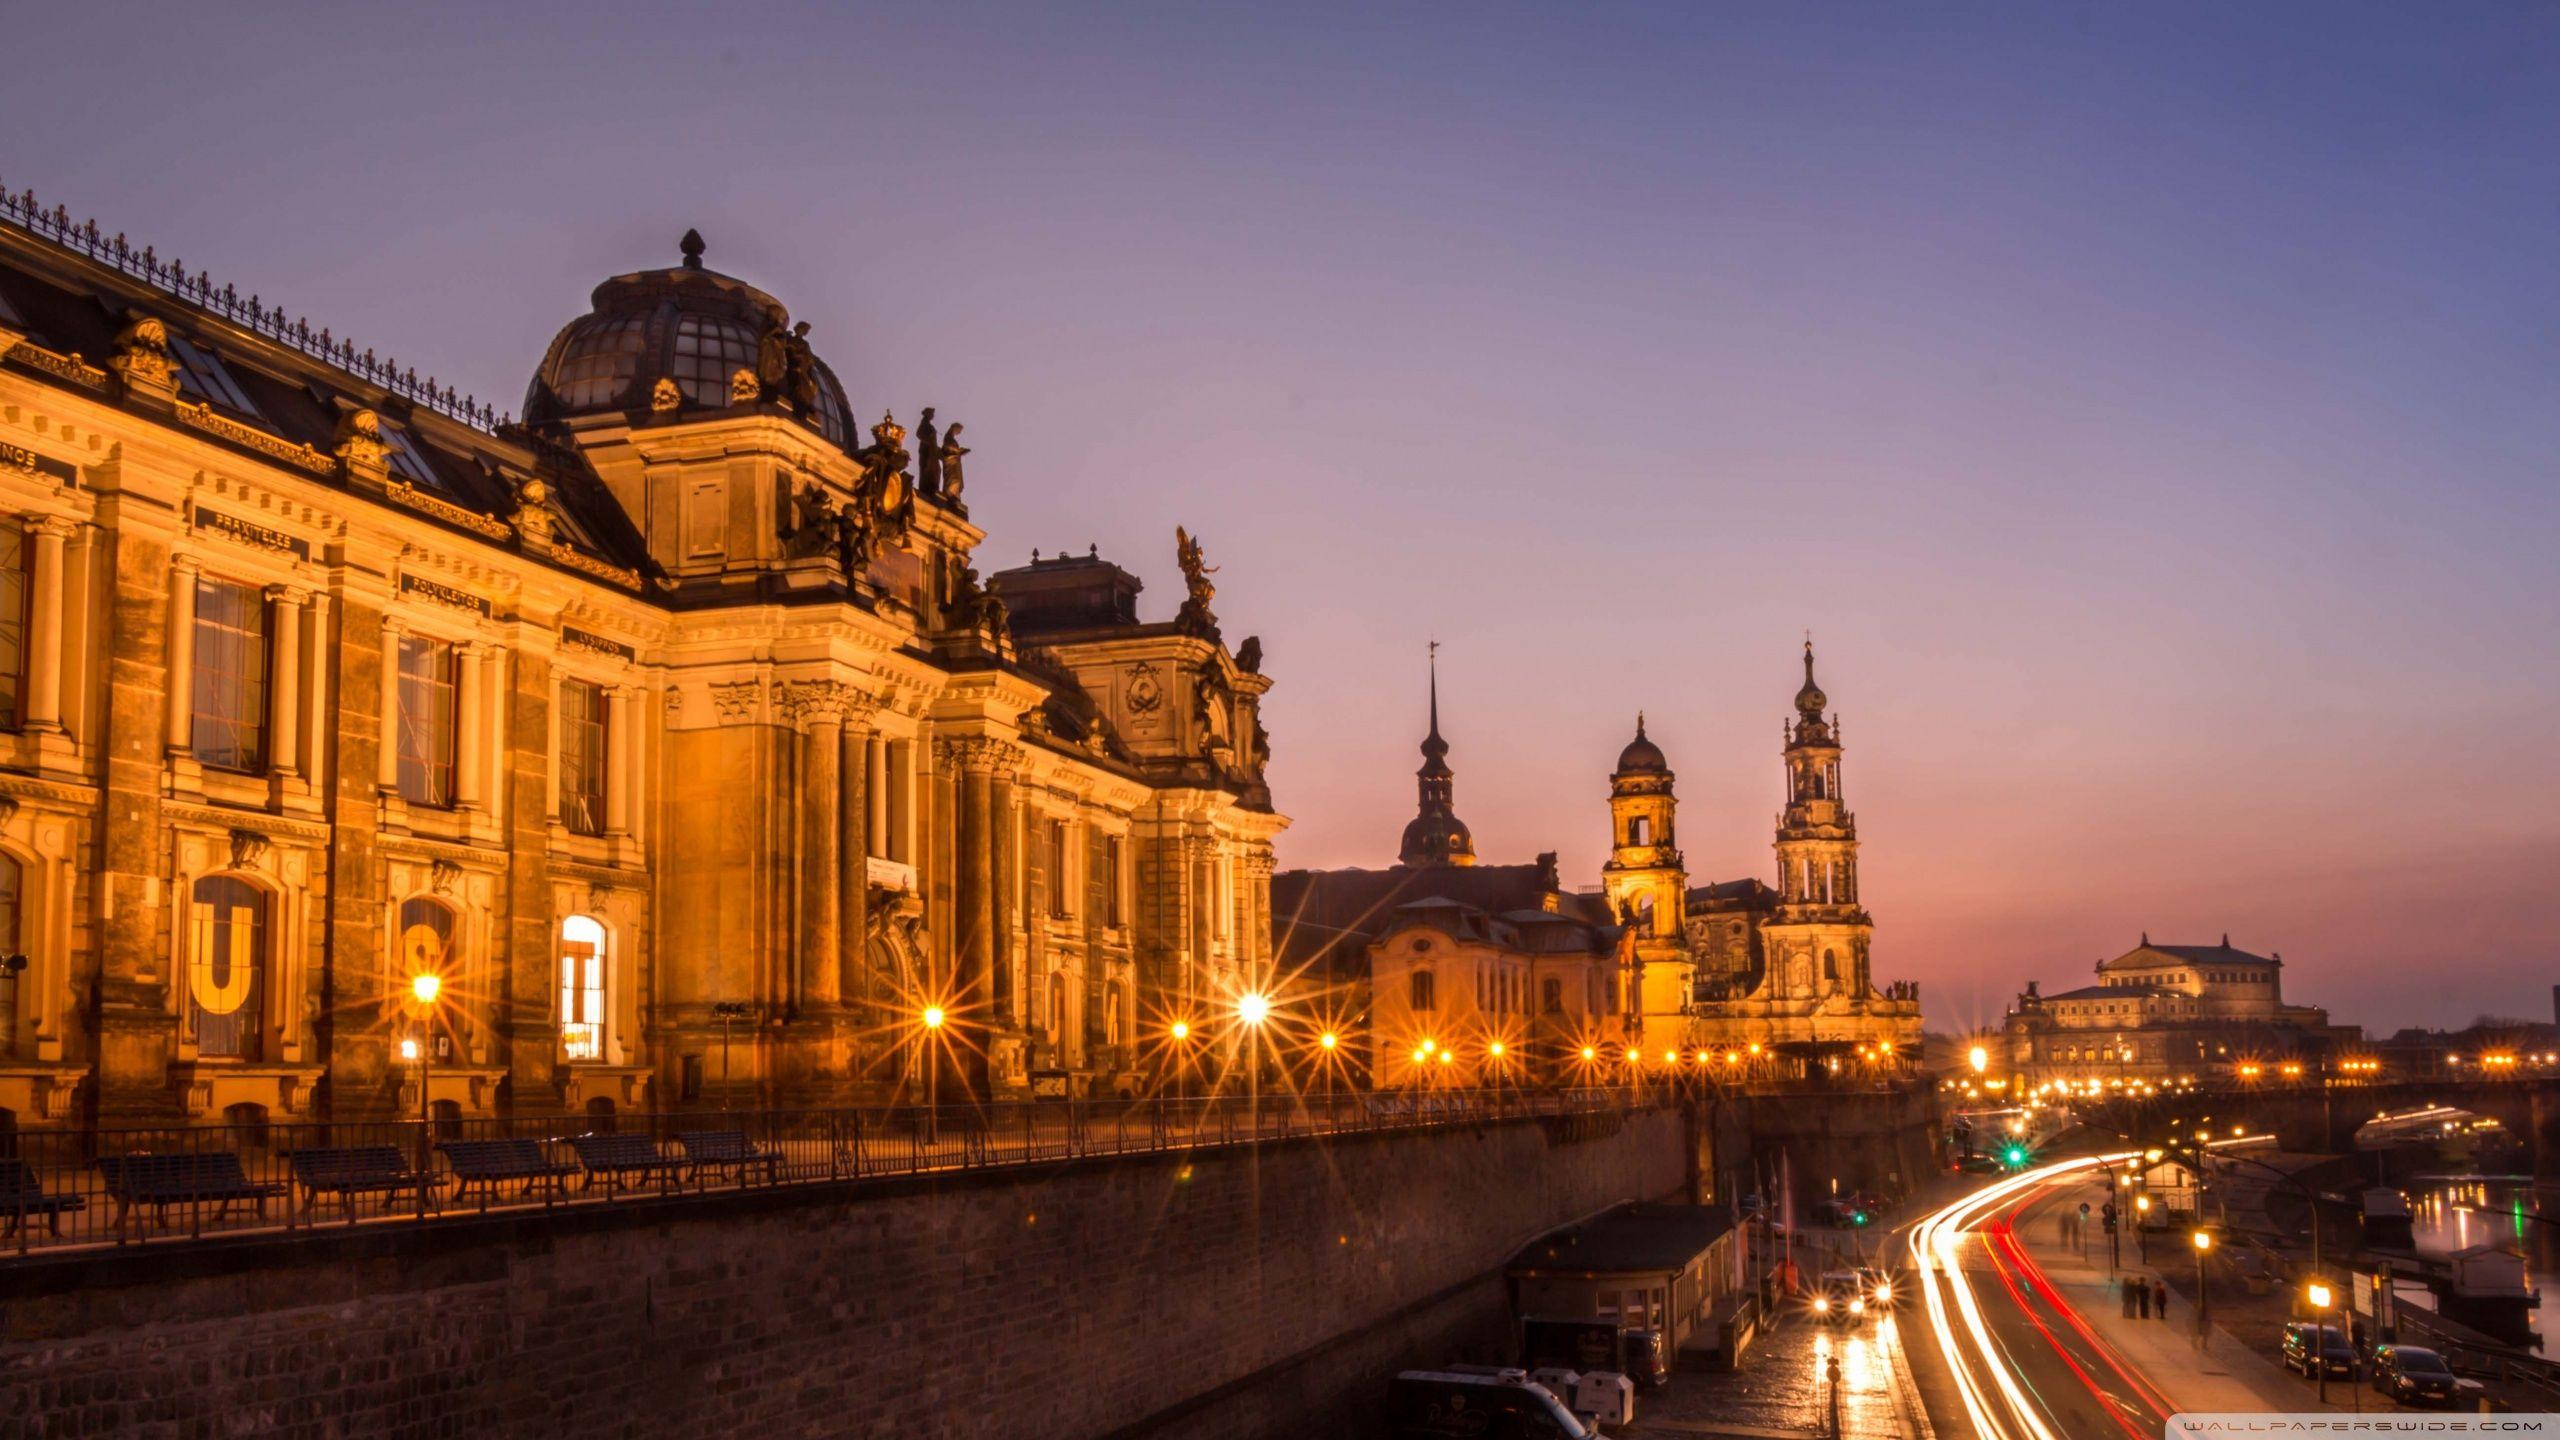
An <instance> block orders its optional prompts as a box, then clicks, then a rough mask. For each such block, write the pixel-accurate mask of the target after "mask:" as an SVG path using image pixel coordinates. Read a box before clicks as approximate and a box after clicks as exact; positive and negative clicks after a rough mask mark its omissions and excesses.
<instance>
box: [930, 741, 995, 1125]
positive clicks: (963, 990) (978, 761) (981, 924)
mask: <svg viewBox="0 0 2560 1440" xmlns="http://www.w3.org/2000/svg"><path fill="white" fill-rule="evenodd" d="M993 752H994V742H992V741H987V740H954V741H948V742H945V743H944V744H943V745H941V746H940V747H938V748H937V750H936V753H935V759H936V760H937V761H938V762H940V763H941V765H942V766H943V768H945V769H955V768H956V769H957V770H958V772H959V775H958V784H957V786H956V787H955V788H956V790H957V792H958V794H957V798H958V802H959V811H960V813H959V816H958V820H959V824H958V826H957V827H956V829H957V840H958V846H957V849H958V856H957V863H956V865H955V867H954V870H955V873H954V876H953V878H954V880H955V881H956V882H957V883H956V884H955V886H954V890H955V894H954V896H953V901H954V904H953V910H954V912H955V913H954V915H953V918H952V923H953V927H954V929H955V930H956V931H957V933H956V934H955V935H953V936H952V940H953V942H955V943H954V944H953V945H952V956H953V959H954V960H955V961H956V962H957V964H956V969H957V972H958V973H956V974H955V975H953V976H952V979H951V985H950V991H951V999H952V1002H953V1008H954V1009H955V1010H957V1011H958V1012H959V1013H961V1014H963V1015H966V1016H968V1017H970V1018H969V1024H968V1028H969V1029H971V1030H974V1031H976V1032H977V1033H978V1035H979V1036H981V1037H983V1036H984V1035H985V1034H986V1032H987V1030H988V1029H989V1028H990V1026H989V1024H988V1022H989V1020H990V1019H991V1018H992V1010H993V1006H992V1004H991V1001H992V998H993V996H994V993H995V991H994V986H995V963H996V956H997V954H998V953H999V952H998V949H997V946H996V943H995V923H996V909H995V880H996V876H995V845H994V840H995V837H994V835H993V834H992V833H991V825H992V822H993V819H994V806H993V793H992V792H993V789H994V777H993V776H992V774H991V773H990V772H991V771H992V769H993V768H994V759H995V757H994V753H993ZM962 1054H963V1056H964V1058H963V1060H962V1064H963V1065H964V1066H965V1067H966V1071H967V1074H968V1083H969V1085H970V1087H971V1090H972V1092H973V1093H975V1094H978V1095H982V1096H983V1095H985V1094H987V1093H988V1085H987V1074H988V1070H987V1048H986V1045H985V1044H984V1042H983V1039H981V1041H980V1043H977V1044H973V1045H968V1046H965V1047H963V1050H962Z"/></svg>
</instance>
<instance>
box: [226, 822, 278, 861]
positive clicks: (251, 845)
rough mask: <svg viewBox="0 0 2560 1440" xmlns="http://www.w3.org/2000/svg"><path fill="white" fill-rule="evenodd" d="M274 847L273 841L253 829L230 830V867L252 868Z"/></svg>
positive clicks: (264, 858)
mask: <svg viewBox="0 0 2560 1440" xmlns="http://www.w3.org/2000/svg"><path fill="white" fill-rule="evenodd" d="M274 847H275V842H274V841H272V840H269V839H268V838H267V837H266V836H264V835H261V834H259V833H258V832H257V831H255V830H234V831H232V832H231V868H232V869H234V870H254V869H256V868H257V867H258V866H259V865H260V864H261V863H263V862H264V861H265V860H266V858H267V852H268V851H269V850H271V849H273V848H274Z"/></svg>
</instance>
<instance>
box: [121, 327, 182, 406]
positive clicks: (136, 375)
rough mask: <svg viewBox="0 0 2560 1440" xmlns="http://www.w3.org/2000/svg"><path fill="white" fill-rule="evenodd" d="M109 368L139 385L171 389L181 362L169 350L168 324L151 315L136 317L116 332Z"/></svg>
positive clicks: (126, 381)
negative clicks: (114, 346) (113, 354)
mask: <svg viewBox="0 0 2560 1440" xmlns="http://www.w3.org/2000/svg"><path fill="white" fill-rule="evenodd" d="M107 368H108V369H110V370H113V371H114V372H116V373H117V374H118V375H121V376H123V377H124V383H125V384H127V385H130V386H133V387H134V388H136V389H139V390H150V391H158V392H159V393H161V394H164V395H165V394H167V393H169V392H170V391H171V390H173V389H175V388H176V386H177V383H178V362H177V361H176V360H175V359H174V358H172V357H171V355H170V354H169V327H168V326H166V325H163V324H161V323H160V322H159V321H158V320H156V319H154V318H152V317H151V316H148V315H139V316H136V317H134V320H133V322H132V323H131V324H128V325H127V326H125V327H124V328H123V329H122V330H119V331H117V332H116V353H115V358H114V359H111V360H109V361H108V362H107Z"/></svg>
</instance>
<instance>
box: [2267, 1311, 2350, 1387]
mask: <svg viewBox="0 0 2560 1440" xmlns="http://www.w3.org/2000/svg"><path fill="white" fill-rule="evenodd" d="M2284 1368H2286V1369H2287V1370H2292V1371H2295V1372H2298V1373H2300V1374H2302V1375H2307V1376H2309V1375H2318V1374H2320V1373H2321V1372H2322V1371H2326V1372H2327V1373H2329V1374H2331V1375H2341V1376H2344V1377H2346V1378H2347V1379H2350V1380H2352V1379H2354V1378H2355V1375H2356V1371H2357V1369H2358V1368H2359V1367H2358V1366H2357V1364H2356V1348H2355V1347H2354V1346H2353V1345H2350V1344H2348V1343H2347V1336H2346V1332H2345V1331H2343V1330H2340V1329H2339V1328H2338V1327H2337V1326H2335V1325H2314V1324H2312V1323H2311V1322H2310V1321H2308V1320H2296V1321H2294V1322H2293V1323H2292V1324H2290V1325H2287V1326H2285V1327H2284Z"/></svg>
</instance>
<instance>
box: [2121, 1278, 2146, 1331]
mask: <svg viewBox="0 0 2560 1440" xmlns="http://www.w3.org/2000/svg"><path fill="white" fill-rule="evenodd" d="M2140 1283H2141V1282H2140V1281H2137V1280H2135V1279H2134V1278H2133V1277H2132V1276H2130V1275H2127V1276H2126V1277H2124V1278H2123V1279H2122V1280H2119V1281H2117V1282H2116V1291H2117V1294H2118V1295H2119V1296H2121V1297H2122V1298H2123V1300H2124V1318H2126V1319H2127V1320H2130V1319H2132V1318H2133V1291H2134V1287H2135V1286H2136V1285H2138V1284H2140Z"/></svg>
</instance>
